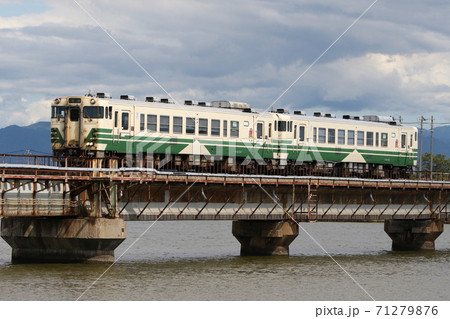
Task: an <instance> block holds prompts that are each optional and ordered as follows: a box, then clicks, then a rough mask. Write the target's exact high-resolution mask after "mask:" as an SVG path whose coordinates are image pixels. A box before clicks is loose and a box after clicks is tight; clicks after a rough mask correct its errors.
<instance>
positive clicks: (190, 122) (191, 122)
mask: <svg viewBox="0 0 450 319" xmlns="http://www.w3.org/2000/svg"><path fill="white" fill-rule="evenodd" d="M186 134H195V119H194V118H192V117H187V118H186Z"/></svg>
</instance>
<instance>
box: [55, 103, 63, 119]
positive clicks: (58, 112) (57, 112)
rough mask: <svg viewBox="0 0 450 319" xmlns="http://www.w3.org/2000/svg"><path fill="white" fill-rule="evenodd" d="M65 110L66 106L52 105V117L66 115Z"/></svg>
mask: <svg viewBox="0 0 450 319" xmlns="http://www.w3.org/2000/svg"><path fill="white" fill-rule="evenodd" d="M65 112H66V107H65V106H52V119H55V118H62V117H64V114H65Z"/></svg>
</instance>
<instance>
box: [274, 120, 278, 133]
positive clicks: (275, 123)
mask: <svg viewBox="0 0 450 319" xmlns="http://www.w3.org/2000/svg"><path fill="white" fill-rule="evenodd" d="M277 123H278V121H275V122H274V126H273V130H274V131H275V132H276V131H277V130H278V127H277Z"/></svg>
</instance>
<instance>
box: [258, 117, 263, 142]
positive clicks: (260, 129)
mask: <svg viewBox="0 0 450 319" xmlns="http://www.w3.org/2000/svg"><path fill="white" fill-rule="evenodd" d="M256 139H257V140H261V139H264V122H261V121H258V122H257V123H256Z"/></svg>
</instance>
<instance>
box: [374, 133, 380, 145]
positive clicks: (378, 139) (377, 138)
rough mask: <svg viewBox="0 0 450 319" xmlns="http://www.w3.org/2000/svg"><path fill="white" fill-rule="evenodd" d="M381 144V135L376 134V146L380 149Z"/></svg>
mask: <svg viewBox="0 0 450 319" xmlns="http://www.w3.org/2000/svg"><path fill="white" fill-rule="evenodd" d="M379 144H380V133H378V132H376V133H375V146H376V147H378V145H379Z"/></svg>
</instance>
